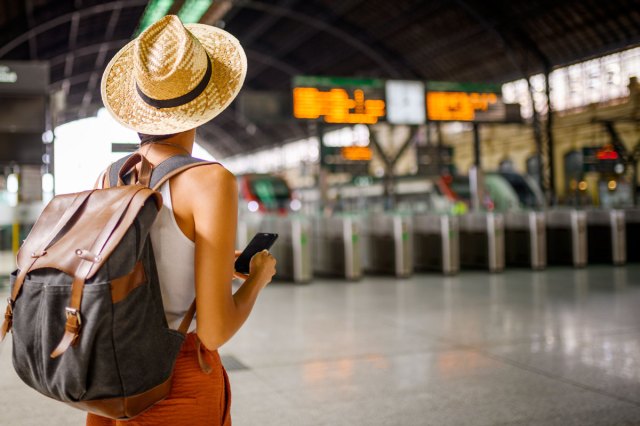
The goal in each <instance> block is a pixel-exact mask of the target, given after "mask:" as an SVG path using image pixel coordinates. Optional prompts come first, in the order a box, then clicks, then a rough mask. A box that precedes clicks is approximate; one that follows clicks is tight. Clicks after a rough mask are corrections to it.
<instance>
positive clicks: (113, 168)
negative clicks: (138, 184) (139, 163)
mask: <svg viewBox="0 0 640 426" xmlns="http://www.w3.org/2000/svg"><path fill="white" fill-rule="evenodd" d="M132 155H133V154H130V155H125V156H124V157H122V158H121V159H119V160H117V161H115V162H114V163H111V165H110V166H109V167H108V168H107V171H106V172H105V173H106V174H107V176H106V177H107V178H106V179H105V183H106V184H107V185H105V186H104V187H105V188H110V187H112V186H117V185H118V172H120V169H121V168H122V166H123V165H124V163H126V162H127V160H129V158H130V157H131V156H132Z"/></svg>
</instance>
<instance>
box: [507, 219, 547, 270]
mask: <svg viewBox="0 0 640 426" xmlns="http://www.w3.org/2000/svg"><path fill="white" fill-rule="evenodd" d="M504 228H505V231H504V245H505V255H506V259H505V260H506V264H507V265H508V266H528V267H530V268H533V269H543V268H545V267H546V266H547V242H546V228H545V217H544V213H541V212H509V213H506V214H505V216H504Z"/></svg>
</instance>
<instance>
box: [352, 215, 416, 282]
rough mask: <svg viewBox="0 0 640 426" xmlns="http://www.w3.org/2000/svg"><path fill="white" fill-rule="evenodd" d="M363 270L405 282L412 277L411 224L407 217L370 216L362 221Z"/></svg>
mask: <svg viewBox="0 0 640 426" xmlns="http://www.w3.org/2000/svg"><path fill="white" fill-rule="evenodd" d="M362 224H363V226H362V244H361V248H362V254H363V257H362V258H363V268H364V270H365V271H367V272H372V273H379V274H392V275H395V276H396V277H400V278H405V277H408V276H410V275H411V274H412V273H413V242H412V222H411V218H410V217H409V216H403V215H397V214H386V213H380V214H372V215H370V216H367V217H366V218H364V219H363V220H362Z"/></svg>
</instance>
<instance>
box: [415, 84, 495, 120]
mask: <svg viewBox="0 0 640 426" xmlns="http://www.w3.org/2000/svg"><path fill="white" fill-rule="evenodd" d="M506 115H507V111H506V107H505V104H504V103H503V102H502V94H501V88H500V86H499V85H495V84H479V83H449V82H428V83H427V118H428V119H429V120H431V121H476V122H500V121H505V120H506Z"/></svg>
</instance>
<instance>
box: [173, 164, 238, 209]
mask: <svg viewBox="0 0 640 426" xmlns="http://www.w3.org/2000/svg"><path fill="white" fill-rule="evenodd" d="M174 189H175V190H176V192H180V193H181V194H184V195H186V196H187V197H188V198H189V199H190V200H191V201H192V202H195V204H203V203H207V202H215V201H216V200H218V199H220V197H223V198H227V197H230V196H233V197H237V191H238V188H237V183H236V177H235V176H234V174H233V173H231V172H230V171H229V170H228V169H227V168H225V167H224V166H223V165H221V164H218V163H216V164H208V165H205V166H198V167H193V168H191V169H189V170H186V171H184V172H182V173H180V174H179V175H178V176H176V177H175V178H174V181H173V184H172V191H173V190H174Z"/></svg>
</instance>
